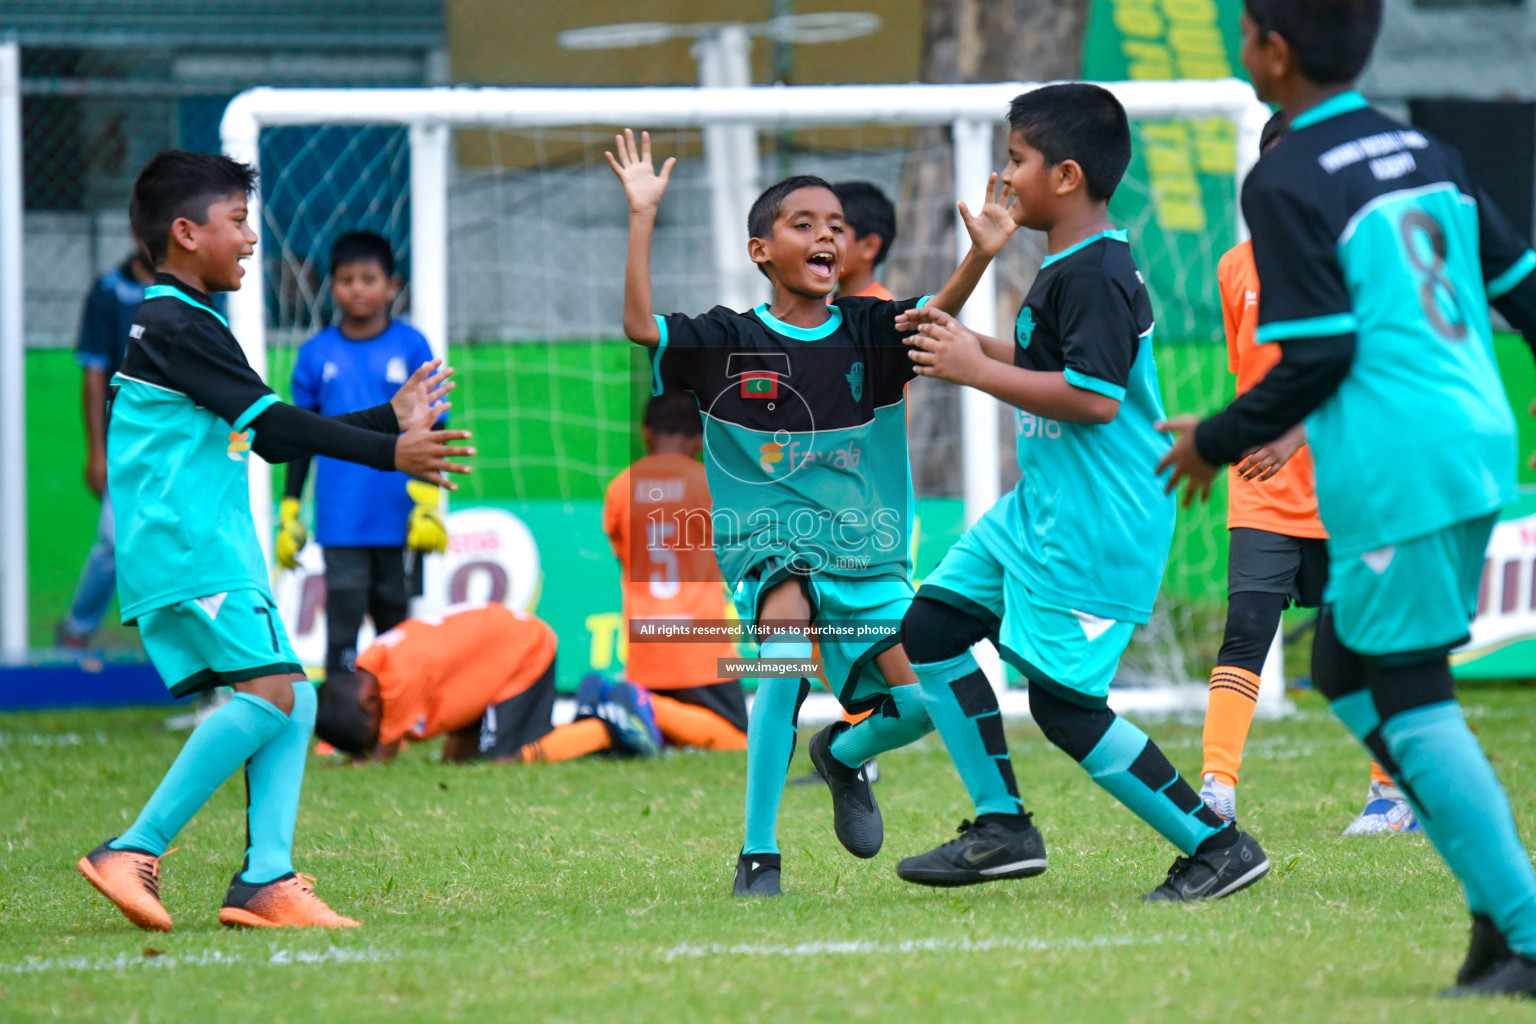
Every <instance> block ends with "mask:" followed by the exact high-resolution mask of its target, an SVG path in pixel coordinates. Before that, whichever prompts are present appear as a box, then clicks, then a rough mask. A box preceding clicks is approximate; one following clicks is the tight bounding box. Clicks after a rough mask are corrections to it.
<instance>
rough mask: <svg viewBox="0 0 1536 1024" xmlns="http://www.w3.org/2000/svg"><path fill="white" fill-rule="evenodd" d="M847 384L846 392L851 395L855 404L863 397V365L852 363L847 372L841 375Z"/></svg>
mask: <svg viewBox="0 0 1536 1024" xmlns="http://www.w3.org/2000/svg"><path fill="white" fill-rule="evenodd" d="M843 379H844V380H846V381H847V382H848V391H849V392H850V393H851V394H852V395H853V400H854V401H855V402H857V401H859V400H860V399H861V398H863V397H864V364H863V363H854V364H853V365H852V366H850V367H848V372H847V373H846V374H844V375H843Z"/></svg>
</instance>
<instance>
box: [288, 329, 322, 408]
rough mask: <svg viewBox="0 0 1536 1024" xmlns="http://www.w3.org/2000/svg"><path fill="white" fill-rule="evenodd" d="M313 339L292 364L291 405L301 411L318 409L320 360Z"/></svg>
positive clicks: (300, 350)
mask: <svg viewBox="0 0 1536 1024" xmlns="http://www.w3.org/2000/svg"><path fill="white" fill-rule="evenodd" d="M315 353H316V348H315V342H314V339H310V341H309V342H308V343H307V344H305V345H304V346H303V347H302V348H300V349H299V357H298V359H296V360H294V363H293V379H292V388H291V393H292V395H293V404H294V405H296V406H298V407H299V408H301V409H312V410H318V409H319V408H320V384H321V365H320V364H321V360H320V359H318V358H317V357H316V354H315Z"/></svg>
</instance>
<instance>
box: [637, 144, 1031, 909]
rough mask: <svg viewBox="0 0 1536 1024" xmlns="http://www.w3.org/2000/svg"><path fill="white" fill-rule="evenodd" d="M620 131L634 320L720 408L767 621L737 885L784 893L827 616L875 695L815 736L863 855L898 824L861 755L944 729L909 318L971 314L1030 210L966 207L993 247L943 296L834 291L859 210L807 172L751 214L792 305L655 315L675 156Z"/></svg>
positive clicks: (713, 465) (755, 241) (735, 557)
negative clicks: (918, 659) (912, 446)
mask: <svg viewBox="0 0 1536 1024" xmlns="http://www.w3.org/2000/svg"><path fill="white" fill-rule="evenodd" d="M615 142H616V144H617V149H618V155H617V157H615V156H614V155H613V154H608V161H609V163H610V164H611V165H612V166H613V169H614V172H615V173H616V174H617V175H618V176H619V179H620V180H621V181H622V182H623V183H624V192H625V195H626V197H627V198H628V199H629V208H630V218H629V262H628V267H627V270H626V273H625V278H624V333H625V334H626V335H627V336H628V337H629V338H630V340H632V341H634V342H636V343H638V344H641V345H645V346H647V347H648V348H651V349H652V350H653V352H652V356H651V364H652V374H653V376H652V387H653V391H654V392H656V393H660V392H662V391H665V390H685V391H691V392H692V393H693V395H694V397H695V399H696V400H697V401H698V404H699V407H700V409H701V410H702V411H703V412H704V416H705V427H704V451H705V460H706V461H705V465H706V467H707V469H708V474H709V486H710V491H711V494H712V496H713V500H714V513H713V520H714V542H715V553H716V557H717V559H718V561H719V565H720V569H721V573H722V574H723V575H724V577H725V579H726V581H727V583H728V584H729V585H731V586H733V587H734V599H735V601H736V605H737V608H738V610H739V611H740V614H741V618H742V620H743V621H744V622H746V623H750V624H753V625H754V626H755V627H756V628H757V629H758V631H759V632H758V633H757V637H758V639H759V641H760V648H759V651H760V664H761V666H762V668H763V674H762V675H761V676H760V677H759V682H758V689H757V696H756V699H755V701H754V702H753V705H752V711H751V714H750V716H749V718H748V723H747V794H746V812H747V813H746V818H747V822H746V836H745V840H744V842H743V843H742V848H741V857H740V858H739V860H738V862H737V865H736V878H735V884H734V892H735V893H736V894H737V895H740V896H776V895H778V894H779V891H780V887H779V875H780V865H781V861H780V853H779V847H778V840H777V836H776V833H775V820H776V818H777V816H778V809H779V804H780V801H781V799H782V797H783V792H784V779H785V774H786V771H787V769H788V767H789V761H790V757H791V756H792V754H793V752H794V745H795V724H796V718H797V715H798V712H799V707H800V703H801V701H803V700H804V698H805V695H806V694H807V692H808V691H809V683H808V682H807V681H806V676H807V675H809V674H811V668H810V667H808V664H807V663H808V660H809V659H810V656H811V641H812V633H813V630H814V631H815V634H816V639H817V640H818V641H819V644H820V648H821V655H822V659H823V662H824V664H825V670H826V677H827V682H828V685H829V687H830V688H831V689H832V691H833V693H834V694H836V695H837V698H838V700H839V701H840V702H841V703H842V705H843V707H844V708H846V709H847V710H849V711H853V712H859V711H865V710H872V711H874V713H873V714H871V715H870V716H869V717H867V718H865V719H864V720H863V721H861V722H859V723H858V724H856V725H850V724H849V723H847V722H837V723H834V724H833V725H831V726H829V727H828V728H826V729H824V730H822V731H821V732H820V733H818V734H817V735H816V737H815V738H814V739H813V740H812V741H811V748H810V755H811V761H812V763H813V764H814V765H815V766H816V768H817V770H818V771H819V772H820V773H821V774H822V776H823V777H824V778H825V779H826V780H827V783H828V785H829V787H830V788H831V791H832V801H833V820H834V825H835V828H836V831H837V836H838V839H839V840H840V841H841V842H842V844H843V846H844V847H846V848H847V849H848V850H849V852H851V853H853V854H854V855H855V856H859V857H873V856H874V855H875V854H876V853H877V852H879V849H880V845H881V843H882V841H883V838H884V830H883V826H882V824H881V819H880V811H879V808H878V807H877V805H876V803H875V799H874V794H873V792H872V791H871V790H870V786H869V782H868V780H867V779H866V777H865V775H864V773H863V771H862V770H861V766H862V765H863V764H864V762H865V761H867V760H868V759H869V758H871V757H873V756H875V755H876V754H877V753H879V752H881V751H884V750H891V749H894V748H895V747H899V746H903V745H905V744H907V743H910V742H912V741H913V740H915V739H917V738H918V737H920V736H922V735H924V734H925V733H927V732H928V731H929V730H930V729H931V728H932V726H931V725H930V724H929V721H928V716H927V715H926V713H925V712H924V710H923V705H922V699H921V696H920V694H919V692H918V688H917V686H916V680H915V679H914V678H913V676H912V671H911V668H910V666H909V665H908V664H907V659H906V655H905V654H904V653H903V651H902V649H901V645H900V638H899V637H898V635H897V633H898V628H899V623H900V619H901V616H902V615H903V614H904V613H905V611H906V608H907V605H908V604H909V603H910V602H911V599H912V583H911V566H910V564H909V561H908V559H909V554H908V552H909V544H908V538H909V534H910V514H909V513H910V505H911V501H912V486H911V470H910V465H909V462H908V459H907V447H906V444H907V442H906V423H905V414H904V407H903V387H904V386H905V384H906V382H907V381H908V380H909V379H911V376H912V368H911V364H910V362H908V360H907V359H906V355H905V350H904V348H903V347H902V344H901V335H900V334H899V332H898V331H897V329H896V325H895V320H896V315H897V314H898V313H900V312H902V311H904V310H910V309H914V308H916V307H917V306H919V305H921V304H923V303H925V302H931V303H932V304H934V305H935V306H937V307H938V308H941V309H944V310H948V311H951V312H958V311H959V309H960V307H961V305H962V304H963V303H964V302H965V299H966V297H967V296H969V295H970V293H971V290H972V288H974V287H975V284H976V281H977V279H978V278H979V277H980V276H981V273H982V271H983V270H984V269H985V268H986V266H987V264H988V263H989V262H990V261H991V259H992V257H993V256H994V255H995V254H996V253H997V251H998V250H999V249H1001V248H1002V246H1003V244H1004V243H1005V242H1006V241H1007V240H1008V237H1009V235H1010V234H1011V233H1012V231H1013V223H1012V221H1011V220H1010V219H1009V218H1008V215H1007V212H1006V211H1005V210H1004V209H1003V208H1002V207H1001V206H1000V205H997V203H995V202H994V203H988V204H987V205H985V206H984V207H983V208H982V210H981V212H980V213H979V214H978V215H976V216H974V217H973V216H971V214H970V211H969V210H967V209H966V208H965V206H964V204H961V206H960V211H961V215H962V216H963V217H964V219H965V222H966V225H967V228H968V230H969V231H970V234H971V238H972V242H973V245H972V248H971V251H970V253H969V254H968V255H967V256H966V258H965V259H964V260H963V261H962V262H961V264H960V267H959V268H958V269H957V270H956V271H955V273H954V274H953V275H952V276H951V277H950V280H949V281H948V282H947V283H946V284H945V286H944V288H943V289H942V290H940V292H939V293H938V294H937V295H936V296H934V297H933V298H931V299H907V300H903V301H900V302H892V301H887V300H879V299H870V298H853V297H849V298H843V299H838V300H837V301H836V302H834V303H832V304H830V305H829V304H828V303H827V297H828V296H829V295H831V294H832V292H833V290H834V289H835V288H836V287H837V280H838V270H839V268H840V266H841V264H842V261H843V259H844V256H845V254H846V250H847V241H846V232H847V228H846V225H845V223H844V220H843V211H842V206H841V204H840V203H839V202H838V200H837V196H836V195H835V194H834V193H833V191H832V187H831V186H830V185H829V184H828V183H827V182H825V181H823V180H821V179H820V178H815V177H810V176H807V175H800V176H796V177H792V178H787V179H785V180H784V181H781V182H779V183H778V184H776V185H773V186H771V187H770V188H768V189H767V190H766V191H765V192H764V193H763V194H762V195H761V196H759V197H758V199H757V201H756V202H755V203H753V204H752V210H751V213H750V215H749V218H748V225H747V226H748V234H749V235H750V240H749V242H748V244H747V254H748V256H749V257H750V258H751V260H752V261H753V262H754V263H756V264H757V265H758V269H759V270H761V271H762V272H763V274H764V275H766V276H767V277H768V279H769V280H770V281H771V282H772V283H773V301H772V302H771V303H764V304H762V305H760V306H758V307H756V308H755V309H751V310H747V311H744V312H737V311H733V310H729V309H725V308H724V307H720V306H717V307H715V308H714V309H712V310H710V311H709V312H708V313H706V314H704V315H703V316H699V317H689V316H685V315H683V314H679V313H674V314H671V315H668V316H664V317H663V316H653V315H652V313H651V287H650V247H651V234H652V231H653V229H654V226H655V221H656V208H657V205H658V204H659V203H660V201H661V197H662V194H663V193H664V192H665V191H666V187H667V180H668V178H669V176H670V175H671V171H672V166H673V163H674V161H673V160H668V161H667V163H666V164H665V165H664V166H663V167H662V170H661V173H660V174H659V175H658V174H657V173H656V171H655V168H654V167H653V165H652V163H651V148H650V139H649V137H648V136H646V135H644V134H642V136H641V143H640V148H639V149H636V147H635V143H634V136H633V134H632V133H629V132H626V133H625V135H624V136H622V137H619V138H617V139H616V140H615ZM993 177H994V178H995V175H994V176H993ZM991 185H992V182H991V181H989V183H988V187H989V190H990V188H991ZM780 671H782V672H783V674H782V675H780V674H776V673H778V672H780Z"/></svg>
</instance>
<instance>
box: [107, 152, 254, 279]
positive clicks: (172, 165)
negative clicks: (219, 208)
mask: <svg viewBox="0 0 1536 1024" xmlns="http://www.w3.org/2000/svg"><path fill="white" fill-rule="evenodd" d="M254 191H256V169H255V168H254V167H250V166H247V165H246V164H242V163H240V162H238V161H235V160H231V159H230V158H229V157H227V156H222V155H220V154H218V153H189V152H187V151H186V150H184V149H167V150H165V151H163V152H160V153H156V154H155V155H154V156H152V157H150V158H149V163H147V164H145V165H144V169H143V170H141V171H139V176H138V177H137V178H135V179H134V182H133V193H132V196H131V197H130V198H129V200H128V222H129V224H131V225H132V227H133V235H134V237H135V238H137V239H138V240H139V244H140V245H142V246H143V247H144V249H145V251H146V252H147V253H148V254H149V260H150V262H151V263H152V264H154V265H155V266H159V265H160V264H161V263H163V262H165V257H166V253H167V252H169V251H170V246H171V225H172V224H174V223H175V222H176V220H177V219H178V218H180V217H186V218H187V219H188V220H193V221H196V222H197V223H199V224H206V223H207V222H208V207H209V206H210V205H212V204H213V203H217V202H219V201H220V200H222V199H228V198H229V197H230V196H233V195H241V196H249V195H250V194H251V193H252V192H254Z"/></svg>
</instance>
